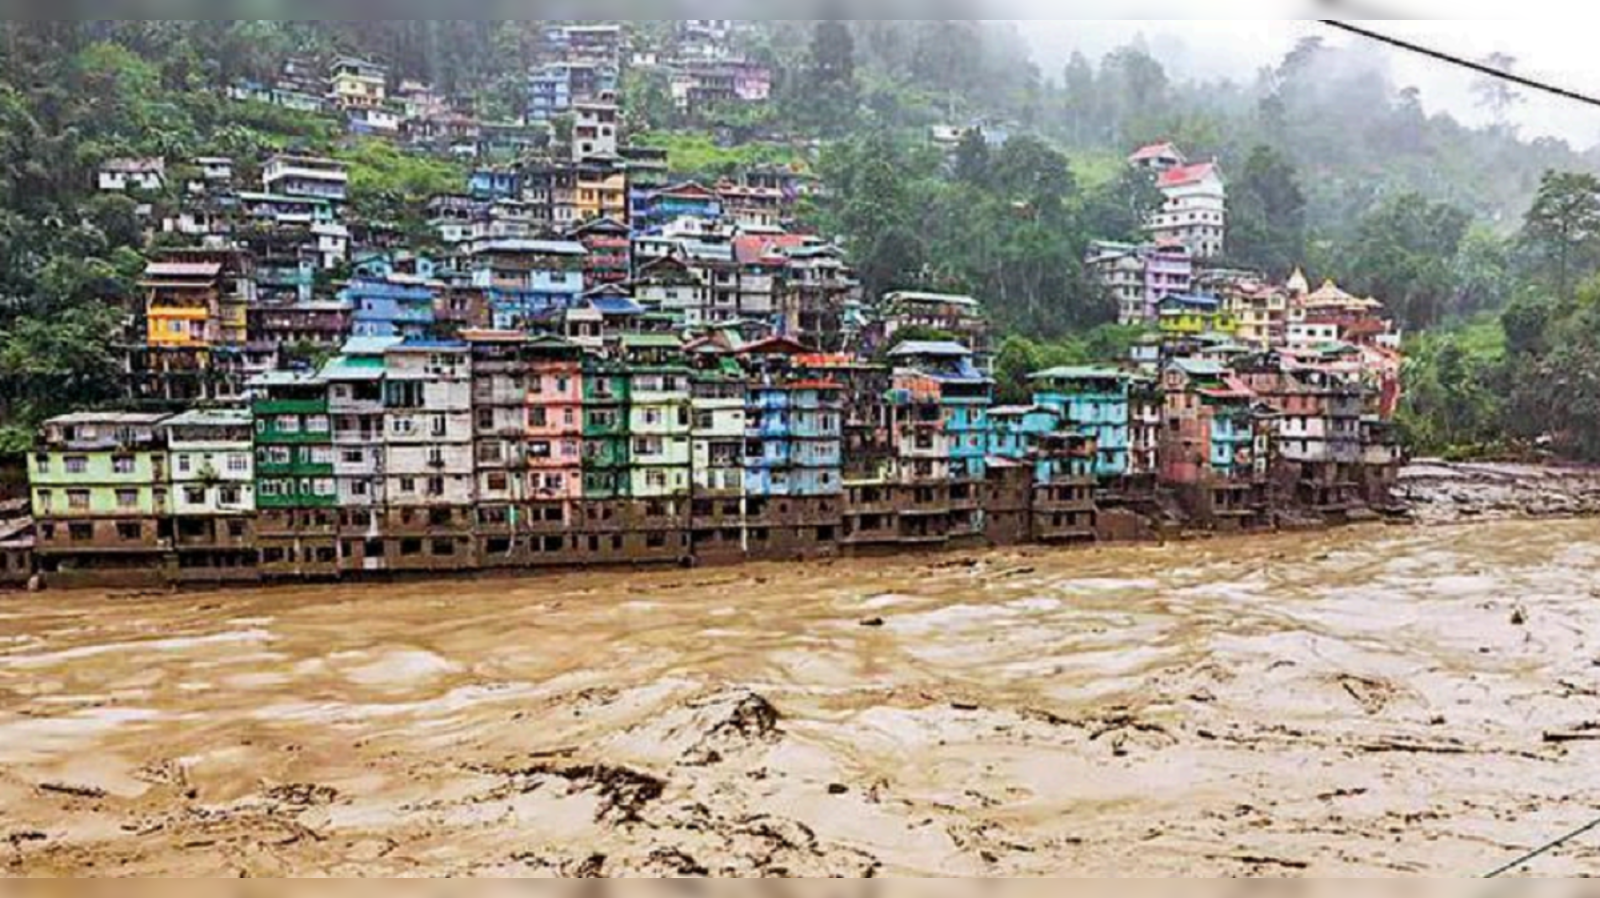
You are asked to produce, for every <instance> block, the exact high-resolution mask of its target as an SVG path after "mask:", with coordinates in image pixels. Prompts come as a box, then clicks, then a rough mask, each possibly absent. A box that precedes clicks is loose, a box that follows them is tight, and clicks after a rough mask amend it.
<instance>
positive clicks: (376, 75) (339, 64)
mask: <svg viewBox="0 0 1600 898" xmlns="http://www.w3.org/2000/svg"><path fill="white" fill-rule="evenodd" d="M329 75H330V78H329V80H330V84H331V86H332V91H331V92H330V94H329V98H330V99H331V100H332V101H333V103H334V105H336V106H338V107H339V108H340V109H346V110H352V109H363V110H365V109H377V108H378V107H381V106H382V105H383V101H384V98H385V97H386V96H387V93H388V78H389V73H388V70H386V69H385V68H384V67H383V66H380V65H377V64H376V63H372V62H368V61H367V60H365V59H356V58H353V57H344V58H342V59H338V60H335V61H334V63H333V66H332V67H331V69H330V71H329Z"/></svg>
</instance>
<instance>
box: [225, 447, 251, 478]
mask: <svg viewBox="0 0 1600 898" xmlns="http://www.w3.org/2000/svg"><path fill="white" fill-rule="evenodd" d="M249 470H250V456H248V455H245V454H243V453H240V452H234V453H231V454H229V455H228V472H229V473H232V474H243V473H245V472H247V471H249Z"/></svg>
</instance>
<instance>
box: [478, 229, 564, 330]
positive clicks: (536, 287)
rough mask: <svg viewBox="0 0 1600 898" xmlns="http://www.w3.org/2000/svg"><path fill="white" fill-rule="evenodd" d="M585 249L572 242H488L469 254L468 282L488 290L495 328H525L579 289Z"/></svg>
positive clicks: (554, 308) (554, 309)
mask: <svg viewBox="0 0 1600 898" xmlns="http://www.w3.org/2000/svg"><path fill="white" fill-rule="evenodd" d="M587 254H588V250H587V249H585V248H584V245H583V244H581V243H578V242H576V241H571V240H492V241H488V242H486V243H483V244H480V245H479V246H478V247H477V248H476V249H475V250H474V251H473V253H472V263H473V266H474V274H473V284H474V286H477V287H482V288H484V289H486V290H488V291H489V307H490V311H491V315H492V317H493V324H494V328H495V329H496V330H528V329H530V328H532V327H533V326H534V325H535V324H536V323H537V322H538V321H539V320H540V319H541V318H543V317H544V316H547V315H548V314H550V313H552V312H558V311H561V310H565V309H569V308H572V307H573V306H574V305H576V304H577V302H578V298H579V297H581V296H582V295H583V292H584V280H583V266H584V258H585V257H586V256H587Z"/></svg>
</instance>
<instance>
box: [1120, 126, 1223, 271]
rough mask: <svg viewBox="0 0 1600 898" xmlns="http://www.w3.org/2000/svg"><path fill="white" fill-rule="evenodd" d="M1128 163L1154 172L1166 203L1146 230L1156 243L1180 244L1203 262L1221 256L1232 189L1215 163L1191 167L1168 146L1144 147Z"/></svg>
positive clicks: (1200, 163)
mask: <svg viewBox="0 0 1600 898" xmlns="http://www.w3.org/2000/svg"><path fill="white" fill-rule="evenodd" d="M1128 164H1129V165H1131V166H1133V167H1135V168H1139V169H1144V170H1146V171H1151V172H1155V173H1156V186H1157V187H1158V188H1160V190H1161V193H1162V195H1163V196H1165V197H1166V202H1165V203H1163V204H1162V206H1161V208H1160V210H1158V211H1157V212H1156V213H1155V214H1154V215H1153V216H1151V219H1150V222H1149V224H1148V225H1147V226H1146V230H1147V231H1149V232H1150V237H1151V239H1152V240H1153V241H1155V242H1156V243H1170V242H1176V243H1181V244H1183V245H1184V246H1187V247H1188V248H1189V251H1190V252H1191V253H1193V254H1194V256H1195V257H1196V258H1199V259H1210V258H1215V257H1217V256H1220V255H1222V252H1223V248H1224V247H1225V246H1226V245H1227V232H1228V188H1227V184H1226V182H1224V180H1223V178H1222V171H1221V169H1220V168H1218V166H1217V164H1216V163H1215V162H1198V163H1190V162H1189V160H1188V157H1186V156H1184V154H1183V151H1182V150H1179V149H1178V148H1177V147H1175V146H1173V145H1172V144H1170V143H1161V144H1153V145H1151V146H1147V147H1143V148H1141V149H1139V150H1138V151H1137V152H1135V153H1134V154H1133V155H1132V156H1129V157H1128Z"/></svg>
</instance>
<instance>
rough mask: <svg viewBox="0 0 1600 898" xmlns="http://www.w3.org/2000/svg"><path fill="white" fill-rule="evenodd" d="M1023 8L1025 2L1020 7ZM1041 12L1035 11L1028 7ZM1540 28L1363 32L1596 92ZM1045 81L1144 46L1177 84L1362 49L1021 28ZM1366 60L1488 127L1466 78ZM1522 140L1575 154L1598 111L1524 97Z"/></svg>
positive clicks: (1247, 37) (1258, 26) (1050, 24)
mask: <svg viewBox="0 0 1600 898" xmlns="http://www.w3.org/2000/svg"><path fill="white" fill-rule="evenodd" d="M1018 5H1019V7H1022V8H1026V7H1027V6H1029V5H1030V4H1028V3H1023V4H1018ZM1031 5H1037V6H1040V7H1041V11H1042V9H1043V7H1044V4H1042V3H1034V4H1031ZM1549 21H1550V20H1545V21H1542V22H1541V21H1510V20H1491V19H1473V20H1385V21H1373V22H1364V23H1362V24H1364V25H1367V26H1370V27H1372V28H1373V29H1375V30H1379V31H1382V32H1383V33H1386V34H1391V35H1394V36H1396V37H1402V38H1404V39H1406V40H1410V41H1412V42H1415V43H1419V44H1422V45H1424V46H1428V47H1432V48H1436V49H1439V50H1444V51H1447V52H1450V53H1453V54H1455V55H1459V56H1464V57H1467V58H1469V59H1475V60H1476V59H1482V58H1484V57H1487V56H1488V55H1490V54H1491V53H1504V54H1508V55H1510V56H1512V57H1515V58H1516V59H1517V60H1518V63H1517V66H1516V71H1517V72H1518V73H1519V74H1521V75H1524V76H1526V77H1532V78H1537V79H1540V80H1545V81H1549V82H1553V83H1555V84H1557V85H1560V86H1562V87H1566V88H1568V89H1571V90H1576V91H1579V92H1587V93H1592V94H1600V57H1597V56H1596V55H1595V54H1594V52H1593V47H1592V41H1591V40H1590V39H1589V38H1588V36H1587V35H1585V34H1583V33H1582V30H1581V29H1579V30H1576V31H1575V30H1565V31H1564V30H1562V29H1559V28H1557V27H1554V26H1552V25H1551V24H1549ZM1019 30H1020V31H1021V33H1022V34H1023V35H1024V36H1025V37H1026V38H1027V39H1028V42H1029V44H1030V45H1031V46H1032V48H1033V52H1034V57H1035V60H1036V61H1037V62H1038V64H1039V67H1040V70H1041V71H1042V72H1044V74H1045V75H1046V76H1047V77H1050V78H1055V79H1058V78H1059V77H1060V73H1061V70H1062V68H1063V67H1064V66H1065V65H1066V61H1067V59H1068V58H1069V57H1070V55H1071V53H1072V51H1074V50H1080V51H1082V52H1083V53H1084V54H1085V55H1087V56H1089V57H1090V58H1091V59H1098V58H1099V57H1101V56H1103V55H1104V54H1105V53H1107V52H1109V51H1111V50H1113V49H1115V48H1117V47H1119V46H1122V45H1125V44H1127V43H1129V42H1130V41H1134V40H1138V39H1141V37H1142V39H1143V41H1144V42H1145V45H1146V46H1147V47H1148V48H1149V49H1150V51H1151V53H1152V54H1154V55H1155V56H1156V58H1158V59H1159V60H1160V61H1161V62H1162V64H1163V65H1164V66H1165V67H1166V68H1167V69H1168V71H1169V72H1170V73H1171V74H1172V75H1173V76H1175V77H1179V78H1199V79H1202V80H1219V79H1228V80H1232V81H1235V82H1238V83H1240V84H1248V83H1250V82H1252V81H1253V80H1254V79H1255V78H1256V75H1257V72H1258V71H1259V70H1260V69H1261V68H1262V67H1263V66H1270V65H1276V64H1277V63H1278V62H1279V61H1280V60H1282V58H1283V55H1284V54H1285V53H1287V52H1288V51H1289V50H1290V49H1291V48H1292V47H1293V46H1294V45H1295V43H1296V42H1297V41H1299V40H1301V39H1302V38H1305V37H1310V36H1319V37H1322V38H1324V40H1326V41H1327V43H1328V44H1329V45H1330V46H1347V45H1350V44H1354V43H1369V42H1367V41H1365V40H1363V39H1362V38H1358V37H1355V36H1351V35H1347V34H1344V33H1341V32H1338V31H1335V30H1333V29H1330V28H1328V27H1327V26H1324V25H1321V24H1319V23H1317V22H1315V21H1309V20H1273V19H1229V20H1218V19H1196V20H1182V19H1145V20H1104V19H1101V20H1087V19H1085V20H1058V19H1035V20H1031V21H1028V22H1026V23H1019ZM1374 49H1375V52H1374V53H1373V54H1371V56H1370V58H1371V59H1373V60H1374V61H1375V63H1377V64H1379V65H1382V66H1384V67H1386V68H1387V70H1388V72H1389V74H1390V76H1391V77H1392V79H1393V80H1394V82H1395V83H1396V84H1399V85H1402V86H1410V85H1414V86H1416V87H1418V88H1420V89H1421V91H1422V100H1423V104H1424V107H1425V108H1426V109H1427V110H1428V111H1429V112H1430V113H1431V112H1448V113H1450V114H1451V115H1453V116H1455V117H1456V118H1457V119H1459V120H1461V121H1462V122H1463V123H1466V124H1473V125H1478V124H1486V123H1487V122H1488V121H1489V118H1490V117H1489V115H1488V113H1487V112H1485V111H1484V110H1483V109H1482V108H1480V107H1479V105H1478V103H1477V98H1476V97H1475V96H1474V95H1473V93H1472V84H1473V82H1474V81H1475V80H1477V77H1478V76H1476V75H1474V74H1473V73H1471V72H1468V71H1464V70H1460V69H1456V68H1452V67H1450V66H1448V65H1445V64H1443V63H1439V62H1435V61H1432V60H1430V59H1427V58H1424V57H1419V56H1416V55H1414V54H1411V53H1407V52H1404V51H1399V50H1391V49H1388V48H1384V47H1375V48H1374ZM1512 121H1513V122H1514V123H1515V124H1517V125H1518V126H1520V127H1521V129H1522V131H1523V134H1524V136H1526V137H1529V138H1533V137H1540V136H1552V137H1558V138H1561V139H1564V140H1567V141H1568V142H1570V143H1571V144H1572V145H1573V147H1574V148H1575V149H1580V150H1581V149H1586V148H1588V147H1591V146H1594V145H1595V144H1597V143H1600V109H1596V108H1593V107H1588V106H1585V105H1583V104H1581V103H1577V102H1574V101H1571V100H1564V99H1561V98H1558V97H1551V96H1544V95H1538V94H1534V93H1532V92H1524V102H1523V103H1521V104H1520V105H1519V106H1518V107H1517V108H1516V109H1515V110H1514V112H1513V114H1512Z"/></svg>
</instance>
